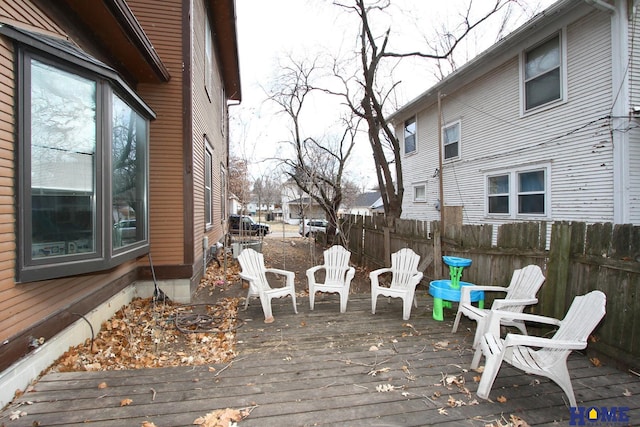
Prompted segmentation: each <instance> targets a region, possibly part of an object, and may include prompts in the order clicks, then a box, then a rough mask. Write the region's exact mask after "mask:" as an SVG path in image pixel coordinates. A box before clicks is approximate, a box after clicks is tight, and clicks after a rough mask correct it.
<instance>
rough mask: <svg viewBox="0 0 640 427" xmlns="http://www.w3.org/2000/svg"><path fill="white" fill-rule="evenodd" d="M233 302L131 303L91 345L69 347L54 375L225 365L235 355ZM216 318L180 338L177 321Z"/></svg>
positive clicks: (57, 364) (234, 304)
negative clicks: (204, 327)
mask: <svg viewBox="0 0 640 427" xmlns="http://www.w3.org/2000/svg"><path fill="white" fill-rule="evenodd" d="M237 307H238V299H237V298H223V299H221V300H219V301H218V303H216V304H212V305H181V304H177V303H174V302H171V301H168V302H162V303H159V302H154V301H153V300H152V299H151V298H146V299H141V298H138V299H135V300H133V301H132V302H131V303H130V304H129V305H128V306H126V307H123V308H122V309H120V310H119V311H118V312H117V313H116V314H115V315H114V316H113V317H112V318H111V319H109V320H107V321H105V322H104V323H103V324H102V328H101V330H100V332H99V333H98V335H97V336H96V337H95V339H94V340H93V344H92V343H91V340H89V339H88V340H86V341H85V343H84V344H83V345H79V346H75V347H71V348H70V349H69V350H67V351H66V352H65V353H64V354H63V355H62V356H61V357H60V358H59V359H58V360H57V361H56V363H55V364H54V366H53V368H52V371H57V372H68V371H99V370H124V369H141V368H155V367H170V366H193V365H204V364H213V363H225V362H228V361H230V360H232V359H233V358H234V357H235V355H236V353H235V342H236V338H235V328H236V327H237V326H236V325H237V319H236V314H237ZM185 316H186V318H187V319H189V318H193V319H195V321H196V322H197V321H198V319H201V318H202V317H203V316H206V317H207V318H215V319H217V323H216V327H215V328H210V329H209V330H208V332H197V333H183V332H181V331H180V330H178V329H177V328H176V324H175V320H176V318H182V319H184V318H185Z"/></svg>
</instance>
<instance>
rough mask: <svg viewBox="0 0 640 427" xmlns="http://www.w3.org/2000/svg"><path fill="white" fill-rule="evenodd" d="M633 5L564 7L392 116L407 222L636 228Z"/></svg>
mask: <svg viewBox="0 0 640 427" xmlns="http://www.w3.org/2000/svg"><path fill="white" fill-rule="evenodd" d="M632 3H633V4H635V3H636V2H635V1H634V2H628V1H626V0H615V1H613V0H612V1H608V2H606V1H574V0H560V1H558V2H557V3H555V4H554V5H552V6H551V7H549V8H548V9H547V10H545V11H544V12H543V13H541V14H539V15H537V16H536V17H534V18H533V19H532V20H531V21H529V22H528V23H526V24H525V25H523V26H522V27H521V28H519V29H517V30H516V31H514V32H513V33H512V34H510V35H509V36H507V37H505V38H504V39H503V40H501V41H500V42H498V43H497V44H495V45H494V46H493V47H491V48H490V49H488V50H487V51H485V52H484V53H482V54H481V55H479V56H478V57H477V58H475V59H473V60H472V61H470V62H469V63H467V64H466V65H465V66H463V67H461V68H460V69H459V70H457V71H456V72H454V73H452V74H451V75H450V76H448V77H447V78H445V79H444V80H442V81H441V82H439V83H438V84H437V85H435V86H434V87H432V88H431V89H429V90H428V91H426V92H425V93H423V94H422V95H420V96H419V97H418V98H417V99H415V100H413V101H411V102H409V103H408V104H407V105H405V106H403V107H402V108H400V109H399V110H398V111H396V112H395V113H394V114H393V115H392V117H391V120H392V122H393V123H394V126H395V129H396V131H397V136H398V138H399V139H400V141H401V142H402V155H403V158H402V167H403V169H402V170H403V179H404V183H405V193H404V200H403V206H402V209H403V211H402V216H403V217H406V218H414V219H421V220H439V219H441V214H442V213H441V211H440V209H442V208H443V209H444V212H443V213H444V218H445V223H446V222H447V221H459V220H462V221H463V222H464V223H469V224H487V223H491V224H501V223H506V222H514V221H549V222H551V221H565V220H566V221H569V220H579V221H585V222H591V223H593V222H614V223H634V224H638V223H640V129H639V127H640V115H639V114H638V112H639V111H640V84H639V83H640V62H639V59H638V58H640V48H639V43H640V42H639V40H640V37H636V35H640V33H638V28H640V26H639V25H638V24H639V23H640V20H639V19H638V14H637V11H636V7H635V6H633V7H632V6H631V4H632ZM634 31H635V32H634ZM454 218H455V219H454Z"/></svg>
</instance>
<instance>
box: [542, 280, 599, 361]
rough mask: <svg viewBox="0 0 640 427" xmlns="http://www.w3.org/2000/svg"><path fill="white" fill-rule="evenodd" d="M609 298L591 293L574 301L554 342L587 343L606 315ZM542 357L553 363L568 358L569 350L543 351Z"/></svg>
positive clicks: (554, 336)
mask: <svg viewBox="0 0 640 427" xmlns="http://www.w3.org/2000/svg"><path fill="white" fill-rule="evenodd" d="M606 304H607V297H606V295H605V294H604V293H603V292H601V291H591V292H589V293H588V294H586V295H580V296H577V297H575V298H574V299H573V302H572V303H571V306H570V307H569V310H568V311H567V314H566V315H565V316H564V319H562V321H561V323H560V327H559V328H558V330H557V331H556V333H555V334H554V335H553V337H552V338H551V339H553V340H568V341H580V342H585V343H586V342H587V339H588V338H589V335H590V334H591V332H593V330H594V329H595V328H596V326H598V323H600V320H602V318H603V317H604V315H605V313H606ZM538 353H540V355H541V357H542V358H543V359H544V360H546V361H547V362H548V363H553V362H554V361H555V360H557V359H558V358H559V357H566V356H565V354H568V353H570V352H569V351H567V350H556V349H546V348H545V349H541V350H539V352H538Z"/></svg>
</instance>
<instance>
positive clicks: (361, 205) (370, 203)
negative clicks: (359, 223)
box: [345, 191, 381, 216]
mask: <svg viewBox="0 0 640 427" xmlns="http://www.w3.org/2000/svg"><path fill="white" fill-rule="evenodd" d="M379 200H381V199H380V192H379V191H368V192H364V193H361V194H359V195H358V196H357V197H356V198H355V200H354V201H353V203H351V206H350V207H349V208H348V209H346V210H345V213H346V214H351V215H365V216H370V215H373V214H374V213H375V212H376V205H377V202H378V201H379Z"/></svg>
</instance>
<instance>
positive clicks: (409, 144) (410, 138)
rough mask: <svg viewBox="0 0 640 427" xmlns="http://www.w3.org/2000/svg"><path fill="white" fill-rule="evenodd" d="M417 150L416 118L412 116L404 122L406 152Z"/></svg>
mask: <svg viewBox="0 0 640 427" xmlns="http://www.w3.org/2000/svg"><path fill="white" fill-rule="evenodd" d="M415 151H416V118H415V117H412V118H410V119H408V120H406V121H405V122H404V154H411V153H413V152H415Z"/></svg>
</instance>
